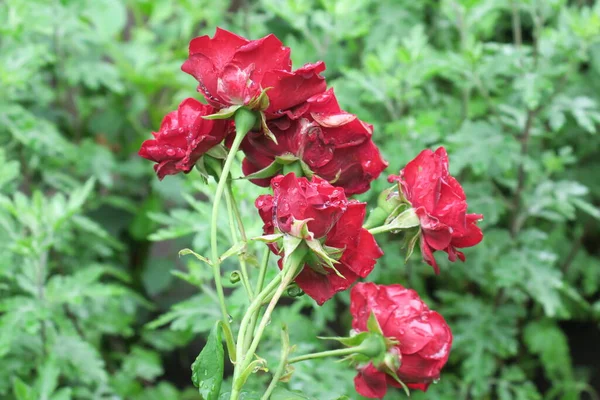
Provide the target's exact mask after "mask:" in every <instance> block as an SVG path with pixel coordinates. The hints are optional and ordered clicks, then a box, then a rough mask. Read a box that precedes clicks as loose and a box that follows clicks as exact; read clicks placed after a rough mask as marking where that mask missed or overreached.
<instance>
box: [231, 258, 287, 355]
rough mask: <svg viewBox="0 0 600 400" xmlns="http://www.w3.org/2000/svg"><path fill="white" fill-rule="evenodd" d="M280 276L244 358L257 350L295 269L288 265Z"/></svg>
mask: <svg viewBox="0 0 600 400" xmlns="http://www.w3.org/2000/svg"><path fill="white" fill-rule="evenodd" d="M280 275H283V277H282V278H281V283H280V284H279V286H278V287H277V289H276V290H275V293H274V294H273V297H271V301H270V302H269V305H268V306H267V309H266V310H265V313H264V314H263V316H262V319H261V320H260V324H259V325H258V328H257V329H256V334H255V335H254V339H252V343H250V347H249V348H248V351H247V352H246V356H250V357H252V355H253V354H254V353H255V352H256V349H257V348H258V344H259V343H260V339H261V337H262V334H263V332H264V331H265V328H266V327H267V325H268V324H269V320H270V319H271V314H272V313H273V310H274V309H275V306H276V305H277V302H278V301H279V299H280V298H281V295H282V294H283V292H284V291H285V289H286V288H287V286H288V285H289V284H290V283H291V282H292V281H293V280H294V276H295V275H296V268H294V266H293V265H290V267H288V268H284V270H283V273H282V274H280ZM267 289H269V287H268V286H267V287H266V288H265V290H264V291H265V292H267V293H268V292H270V291H271V290H272V289H270V290H268V291H267ZM247 361H248V359H246V360H245V362H246V363H247ZM242 365H244V363H242Z"/></svg>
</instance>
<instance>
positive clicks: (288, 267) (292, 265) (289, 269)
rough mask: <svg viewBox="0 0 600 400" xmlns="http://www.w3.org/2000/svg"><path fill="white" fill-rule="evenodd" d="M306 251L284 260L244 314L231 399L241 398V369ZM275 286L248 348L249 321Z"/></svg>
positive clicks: (242, 383)
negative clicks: (245, 341) (245, 342)
mask: <svg viewBox="0 0 600 400" xmlns="http://www.w3.org/2000/svg"><path fill="white" fill-rule="evenodd" d="M305 252H306V249H303V248H298V249H296V251H294V252H293V253H292V254H291V255H290V256H289V257H288V258H287V259H286V261H285V262H284V266H283V270H282V271H281V272H280V273H279V274H277V276H276V277H275V279H273V280H272V281H271V282H270V283H269V284H268V285H267V286H266V287H265V288H264V289H263V290H262V291H261V292H260V294H259V295H258V296H256V297H255V298H254V300H253V301H252V304H251V305H250V307H249V308H248V311H247V312H246V314H244V318H243V320H242V324H241V326H240V331H239V333H238V342H237V347H236V354H239V355H240V358H239V361H238V363H237V364H236V366H235V370H234V374H233V385H232V388H231V397H230V400H237V399H238V398H239V394H240V390H241V388H242V386H243V385H244V382H243V381H242V382H240V381H239V378H240V373H241V371H244V370H245V369H246V368H247V367H248V365H249V364H250V362H251V360H252V358H253V356H254V353H255V352H256V349H257V348H258V344H259V343H260V339H261V337H262V335H263V332H264V330H265V328H266V327H267V325H268V324H269V320H270V318H271V314H272V313H273V310H274V309H275V306H276V305H277V302H278V301H279V299H280V298H281V295H282V294H283V292H284V291H285V289H286V288H287V286H288V285H289V284H290V283H291V282H292V281H293V280H294V277H295V276H296V273H297V272H298V271H297V270H298V267H300V266H302V265H303V259H304V255H305ZM274 288H277V289H276V290H275V293H274V294H273V296H272V297H271V301H270V302H269V305H268V306H267V309H266V310H265V313H264V314H263V316H262V319H261V320H260V324H259V325H258V328H257V329H256V333H255V334H254V338H253V339H252V342H251V343H250V347H249V348H248V349H247V350H246V349H245V346H244V337H245V334H246V329H247V328H248V323H249V322H250V320H251V319H252V315H253V314H254V313H255V312H258V311H259V310H260V307H261V306H262V302H263V300H264V299H265V298H268V297H269V293H271V292H272V291H273V289H274Z"/></svg>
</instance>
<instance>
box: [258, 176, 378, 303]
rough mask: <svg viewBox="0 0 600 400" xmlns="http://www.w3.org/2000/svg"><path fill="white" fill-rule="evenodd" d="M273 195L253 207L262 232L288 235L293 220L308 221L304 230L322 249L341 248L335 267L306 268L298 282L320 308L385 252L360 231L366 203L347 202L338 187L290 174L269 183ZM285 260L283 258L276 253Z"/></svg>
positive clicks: (320, 180) (367, 232)
mask: <svg viewBox="0 0 600 400" xmlns="http://www.w3.org/2000/svg"><path fill="white" fill-rule="evenodd" d="M272 187H273V195H272V196H271V195H263V196H260V197H259V198H258V199H257V200H256V208H258V211H259V214H260V216H261V218H262V220H263V222H264V226H263V229H264V233H265V234H267V235H268V234H272V233H274V232H275V228H277V229H278V230H279V231H281V232H284V233H289V232H290V229H291V224H292V222H293V221H298V220H310V221H309V222H308V224H307V227H308V230H309V231H310V232H311V233H312V234H313V236H314V238H315V239H318V240H320V241H322V243H323V244H324V245H325V246H328V247H331V248H337V249H343V254H342V256H341V258H340V259H339V263H337V264H335V269H336V270H337V271H338V272H339V273H340V274H341V275H342V276H343V277H342V276H339V275H338V274H336V272H335V271H334V270H333V269H329V268H313V267H314V266H313V267H311V265H309V264H306V265H305V266H304V268H303V269H302V271H301V272H300V274H299V275H298V276H297V277H296V280H295V281H296V283H297V284H298V286H300V288H301V289H302V290H304V292H305V293H306V294H308V295H309V296H310V297H312V298H313V299H315V300H316V301H317V303H318V304H319V305H321V304H323V303H324V302H325V301H327V300H328V299H330V298H331V297H332V296H333V295H334V294H335V293H337V292H339V291H342V290H345V289H347V288H348V287H349V286H350V285H351V284H352V283H354V282H355V281H356V280H357V279H358V278H359V277H363V278H364V277H366V276H367V275H368V274H369V273H370V272H371V271H372V270H373V267H374V266H375V260H376V259H377V258H379V257H381V256H382V255H383V252H382V251H381V249H380V248H379V246H378V245H377V243H376V242H375V239H374V238H373V235H371V234H370V233H369V231H367V230H366V229H363V228H362V223H363V220H364V217H365V213H366V204H365V203H360V202H358V201H354V200H350V201H348V200H347V199H346V195H345V194H344V190H343V189H342V188H338V187H334V186H332V185H330V184H329V183H328V182H327V181H325V180H323V179H321V178H319V177H313V178H312V180H311V181H309V180H308V179H306V178H303V177H302V178H297V177H296V176H295V175H294V174H293V173H290V174H287V175H286V176H281V175H280V176H277V177H275V178H273V180H272ZM277 254H279V255H281V256H282V257H283V255H284V254H282V253H277Z"/></svg>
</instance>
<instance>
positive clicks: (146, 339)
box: [0, 0, 600, 400]
mask: <svg viewBox="0 0 600 400" xmlns="http://www.w3.org/2000/svg"><path fill="white" fill-rule="evenodd" d="M216 26H222V27H224V28H227V29H229V30H232V31H235V32H237V33H239V34H241V35H244V36H247V37H251V38H258V37H260V36H263V35H265V34H268V33H271V32H272V33H275V34H276V35H277V36H278V37H279V38H280V39H282V41H283V42H284V43H285V44H286V45H287V46H289V47H291V48H292V49H293V51H292V57H293V59H294V62H295V65H301V64H303V63H305V62H311V61H315V60H316V59H323V60H324V61H325V62H326V64H327V71H326V72H325V76H326V77H327V79H328V81H329V82H330V84H331V85H332V86H333V87H334V88H335V91H336V94H337V96H338V98H339V101H340V104H342V106H343V107H344V108H345V109H347V110H348V111H351V112H353V113H356V114H357V115H358V116H359V117H360V118H361V119H363V120H365V121H367V122H369V123H372V124H373V125H374V126H375V134H374V139H375V141H376V143H377V144H378V145H380V147H381V149H382V152H383V154H384V156H385V157H386V158H387V159H388V160H389V161H390V167H389V169H388V171H389V173H396V172H397V171H398V170H399V169H400V168H401V167H402V166H403V165H404V164H405V163H406V162H408V161H409V160H410V159H412V158H413V157H414V156H415V155H416V154H417V153H418V152H419V151H420V150H422V149H423V148H425V147H434V146H437V145H445V146H446V147H447V149H448V152H449V153H450V159H451V162H450V166H451V171H452V173H453V174H455V176H457V177H458V179H459V180H460V181H461V182H462V183H463V186H464V188H465V191H466V193H467V197H468V199H469V206H470V210H472V212H477V213H482V214H484V216H485V220H484V221H483V223H482V226H483V227H484V229H485V238H484V241H483V242H482V243H481V244H480V245H479V246H477V247H475V248H473V249H467V250H466V252H465V253H466V255H467V262H466V263H464V264H463V263H457V264H453V265H450V264H449V263H448V262H446V261H445V260H443V258H444V257H443V256H442V255H438V261H439V262H440V265H441V269H442V273H441V274H440V275H439V276H435V275H434V274H433V272H432V270H431V268H430V267H429V266H427V265H426V264H424V263H422V262H421V260H420V259H419V257H418V255H416V254H415V256H413V258H412V259H411V260H410V261H409V262H408V263H407V264H405V263H404V259H403V256H404V254H403V251H402V250H401V249H400V241H399V239H398V238H397V237H394V236H387V237H386V236H384V237H382V236H378V241H379V242H380V243H381V245H382V247H383V249H384V251H385V252H386V254H385V256H384V257H383V258H382V259H381V261H380V262H379V264H378V266H377V267H376V268H375V270H374V272H373V274H372V275H371V277H370V279H372V280H375V281H377V282H378V283H395V282H399V283H402V284H404V285H406V286H409V287H411V288H414V289H416V290H417V291H418V292H419V293H420V294H421V296H422V297H423V298H424V299H425V300H426V301H427V303H428V304H429V305H430V306H431V307H432V308H434V309H436V310H437V311H439V312H440V313H442V314H443V315H444V316H445V317H446V319H447V320H448V322H449V324H450V326H451V328H452V330H453V332H454V337H455V341H454V348H453V352H452V354H451V357H450V361H449V363H448V366H447V367H446V369H445V371H444V373H443V375H442V379H441V381H440V382H439V383H438V384H436V385H432V386H431V388H430V390H429V392H427V394H422V393H416V392H415V393H414V398H416V399H422V398H435V399H442V400H443V399H502V400H505V399H506V400H508V399H542V398H543V399H557V398H560V399H579V398H595V397H594V396H595V390H598V388H599V387H600V383H599V382H600V375H599V371H598V367H599V365H598V361H597V358H595V357H594V354H597V352H598V351H600V349H599V344H598V340H597V338H598V335H599V334H600V331H599V323H598V319H599V317H600V296H599V289H598V287H599V283H600V258H599V257H600V253H599V249H598V247H597V243H598V241H599V240H600V225H599V223H598V219H599V218H600V211H599V209H598V204H600V179H599V174H600V172H599V171H600V158H599V157H598V155H599V154H600V136H599V135H598V133H597V130H598V127H599V126H600V105H599V102H600V96H599V95H598V93H600V79H599V78H600V4H596V5H594V4H593V2H591V1H581V0H580V1H566V0H527V1H510V0H461V1H459V0H442V1H433V0H431V1H429V0H423V1H419V2H416V1H408V0H406V1H404V0H378V1H375V0H337V1H334V0H261V1H252V2H251V1H243V0H240V1H235V0H232V1H225V0H223V1H208V0H201V1H174V0H173V1H166V0H156V1H154V0H153V1H150V0H62V1H58V0H55V1H47V0H5V1H4V2H2V3H1V4H0V145H1V148H0V366H1V367H0V398H1V399H18V400H29V399H31V400H34V399H52V400H63V399H103V398H107V399H108V398H123V399H188V398H189V399H194V398H198V392H197V390H196V389H194V388H193V387H192V385H191V372H190V365H191V364H192V362H193V361H194V359H195V357H196V356H197V355H198V353H199V352H200V349H201V348H202V346H203V345H204V343H205V341H206V338H207V337H208V335H209V332H210V331H211V329H212V327H213V325H214V322H215V321H216V320H217V319H218V318H219V315H220V311H219V306H218V302H216V301H215V295H216V294H215V291H214V289H213V287H212V284H211V272H210V269H209V268H207V267H206V266H205V265H202V264H201V263H200V262H199V261H197V260H196V259H194V258H193V257H190V256H186V257H182V258H179V257H178V256H177V253H178V251H179V250H180V249H182V248H186V247H189V248H191V249H193V250H194V251H195V252H197V253H199V254H203V255H207V254H209V243H208V238H209V236H208V234H207V232H208V229H209V220H210V207H211V198H212V196H213V193H214V191H215V188H216V184H215V183H214V182H209V183H208V184H207V185H204V184H203V183H202V182H201V180H200V179H199V176H198V174H197V173H195V172H192V173H191V174H190V175H188V176H183V175H178V176H172V177H167V178H166V179H165V180H164V181H162V182H159V181H158V180H157V179H156V177H155V176H154V174H153V171H152V168H151V165H150V163H149V162H147V161H145V160H142V159H140V158H139V157H137V156H136V154H135V153H136V152H137V150H138V148H139V145H140V144H141V142H142V141H143V140H144V139H146V138H148V137H150V132H151V131H152V130H156V129H157V128H158V126H159V124H160V120H161V118H162V116H163V115H164V114H166V113H167V112H169V111H171V110H172V109H174V108H175V107H176V105H177V104H178V103H179V102H180V101H181V100H182V99H183V98H185V97H189V96H196V97H197V98H199V96H198V95H197V94H196V93H195V90H194V88H195V86H196V82H195V81H194V79H193V78H192V77H190V76H187V75H186V74H184V73H182V72H181V71H180V69H179V68H180V65H181V63H182V62H183V60H184V59H185V57H186V54H187V43H188V41H189V40H190V39H191V38H192V37H194V36H198V35H203V34H210V35H212V34H213V32H214V28H215V27H216ZM239 175H240V172H239V170H237V171H235V172H234V176H239ZM373 186H374V188H375V190H373V191H372V192H370V193H369V194H367V195H362V196H360V197H361V199H363V200H366V201H369V202H370V203H371V204H375V201H376V193H377V192H378V191H380V190H383V189H384V188H386V187H387V184H386V182H385V177H381V178H380V179H379V180H378V181H377V182H375V183H374V185H373ZM234 190H235V195H236V197H237V198H238V199H240V200H241V216H242V218H243V220H244V222H245V224H246V227H247V229H248V235H249V236H257V235H259V234H260V228H261V227H260V224H259V223H258V218H257V216H256V212H255V210H254V206H253V201H254V199H255V198H256V196H257V195H259V194H261V193H264V192H265V190H264V189H261V188H257V187H249V185H244V187H243V189H242V188H241V185H237V186H236V187H235V188H234ZM220 218H221V219H222V221H220V222H222V223H220V224H219V226H222V227H224V228H223V230H222V232H221V231H220V232H219V235H220V236H221V238H222V239H223V240H222V242H226V241H227V240H228V237H229V234H230V232H229V230H228V224H227V220H226V213H225V212H223V211H222V212H221V213H220ZM224 250H225V248H223V251H224ZM258 250H259V248H258V246H257V247H256V248H254V247H251V248H250V249H249V254H251V255H252V254H256V253H257V252H258ZM249 264H250V267H251V268H252V267H254V266H256V264H258V261H257V260H254V259H253V258H252V257H251V258H250V259H249ZM235 268H237V264H236V261H235V259H234V258H233V257H232V258H230V259H227V260H226V261H225V262H224V271H225V275H224V280H225V282H224V283H225V286H226V291H227V293H228V305H229V312H230V314H231V317H232V321H233V322H232V323H233V324H236V323H239V320H240V318H241V314H242V313H243V309H244V308H245V307H246V304H247V303H246V302H247V300H246V298H245V295H244V292H243V288H241V287H240V284H231V283H229V281H228V279H227V277H228V274H229V272H230V271H232V270H234V269H235ZM274 269H275V267H274V265H273V266H271V272H272V273H274ZM347 304H348V295H347V293H346V294H341V295H338V296H336V298H335V300H334V301H330V302H328V303H326V304H325V305H324V306H323V307H318V306H316V305H315V304H314V302H313V301H311V300H310V299H309V298H307V297H306V296H304V297H300V298H297V299H293V300H292V299H286V300H284V305H283V306H282V307H278V309H276V311H275V313H274V315H273V318H272V323H271V324H270V325H269V327H268V329H267V330H266V332H265V335H266V338H265V339H264V340H263V343H264V345H262V346H261V350H260V354H261V356H263V357H265V358H266V359H267V360H268V362H269V365H270V366H273V367H274V366H276V365H277V359H278V357H279V351H280V350H279V329H278V328H279V327H280V326H281V323H282V322H285V323H286V324H287V325H288V327H289V333H290V342H291V343H295V344H297V347H298V348H297V351H296V354H304V353H308V352H313V351H320V350H326V349H328V348H331V347H329V346H332V344H331V343H328V342H323V341H320V340H318V339H316V336H317V335H320V336H336V335H340V334H341V335H343V334H346V333H347V332H348V329H349V323H350V316H349V314H348V313H347ZM295 367H296V369H295V372H294V374H293V375H292V378H291V381H290V383H289V385H288V387H287V389H285V385H283V387H282V388H279V389H278V390H277V391H276V392H275V393H274V395H273V397H272V398H273V399H290V398H317V399H336V398H343V397H340V396H348V398H352V399H354V398H357V395H356V394H355V392H354V389H353V384H352V378H353V375H354V373H353V371H351V370H349V369H348V368H346V367H345V366H344V365H343V364H340V363H335V361H334V360H314V361H306V362H302V363H297V364H295ZM225 373H226V375H227V376H230V374H231V371H230V370H226V371H225ZM255 378H256V379H254V380H252V381H249V385H250V384H251V382H254V384H255V385H256V387H255V388H254V390H255V391H256V392H260V391H261V390H264V387H265V386H266V384H267V383H268V379H269V375H268V374H265V373H263V372H259V373H257V374H256V376H255ZM230 384H231V382H230V381H229V380H227V381H225V382H224V384H223V388H222V393H226V392H227V391H228V390H229V389H228V385H230ZM298 393H303V394H298ZM294 396H295V397H294ZM303 396H304V397H303ZM400 396H403V395H402V394H401V393H400V392H390V394H389V395H388V398H389V399H395V398H400ZM245 398H246V399H252V398H254V397H253V395H252V394H251V393H247V394H246V397H245Z"/></svg>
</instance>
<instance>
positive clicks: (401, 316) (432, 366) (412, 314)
mask: <svg viewBox="0 0 600 400" xmlns="http://www.w3.org/2000/svg"><path fill="white" fill-rule="evenodd" d="M350 313H351V314H352V328H353V329H355V330H356V331H358V332H366V331H367V330H368V325H369V318H370V316H371V315H374V316H375V319H376V320H377V322H378V323H379V326H380V328H381V331H382V333H383V336H384V337H385V338H386V339H388V341H393V342H395V343H396V344H395V345H394V346H393V347H391V348H389V349H388V354H387V356H386V357H385V358H384V362H381V363H380V365H373V362H370V363H368V364H363V365H359V366H358V374H357V375H356V377H355V378H354V385H355V388H356V391H357V392H358V393H359V394H361V395H362V396H365V397H368V398H373V399H374V398H382V397H384V396H385V394H386V393H387V388H388V386H393V387H398V388H399V387H402V386H407V387H408V388H411V389H419V390H423V391H425V390H427V387H428V386H429V384H430V383H431V382H433V381H435V380H437V379H439V377H440V371H441V369H442V367H443V366H444V364H446V361H447V360H448V356H449V355H450V348H451V346H452V332H451V331H450V328H449V327H448V324H446V321H445V320H444V318H443V317H442V316H441V315H440V314H438V313H437V312H435V311H431V310H430V309H429V308H428V307H427V305H426V304H425V303H423V301H422V300H421V299H420V298H419V295H418V294H417V292H415V291H414V290H411V289H406V288H404V287H402V286H401V285H388V286H385V285H376V284H374V283H370V282H369V283H358V284H356V286H354V287H353V288H352V290H351V292H350ZM398 365H399V367H398ZM392 368H393V369H392ZM384 371H385V372H384Z"/></svg>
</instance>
